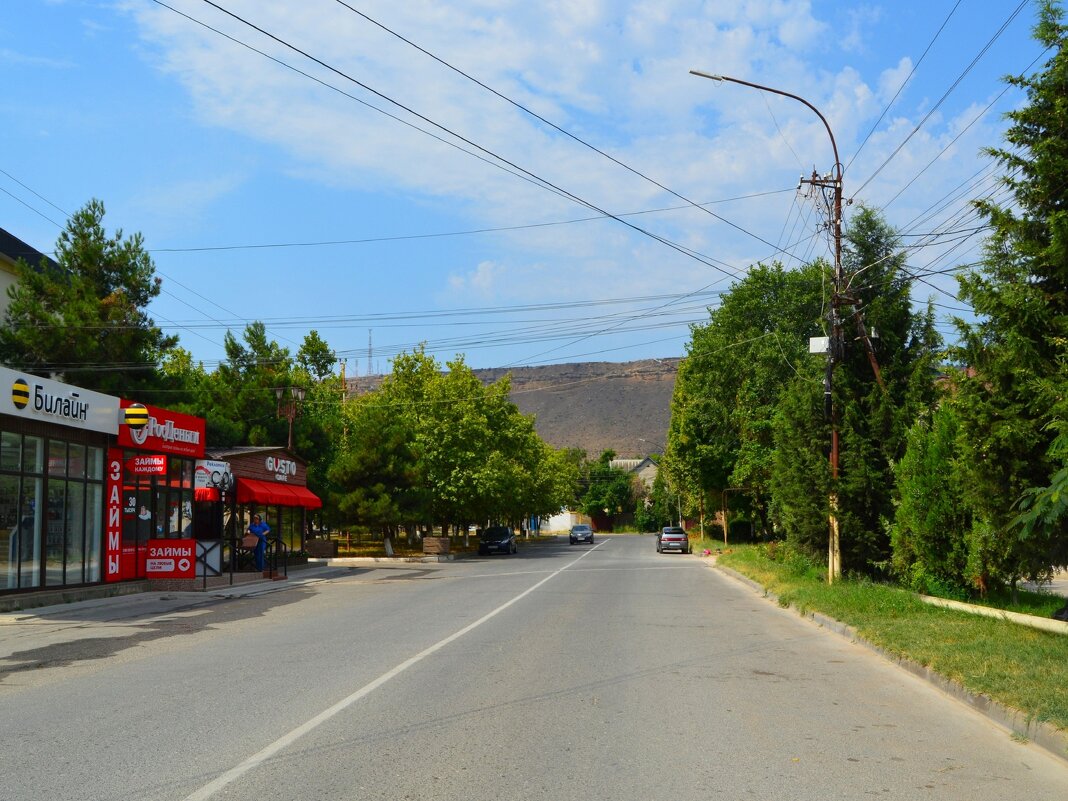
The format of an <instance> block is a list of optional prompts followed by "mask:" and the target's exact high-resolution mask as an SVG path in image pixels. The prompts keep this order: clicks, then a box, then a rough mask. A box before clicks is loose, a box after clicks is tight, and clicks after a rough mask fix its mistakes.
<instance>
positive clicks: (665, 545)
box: [656, 526, 690, 553]
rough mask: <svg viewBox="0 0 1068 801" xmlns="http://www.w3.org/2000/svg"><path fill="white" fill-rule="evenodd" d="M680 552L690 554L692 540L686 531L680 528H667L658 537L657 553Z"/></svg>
mask: <svg viewBox="0 0 1068 801" xmlns="http://www.w3.org/2000/svg"><path fill="white" fill-rule="evenodd" d="M664 551H678V552H679V553H689V552H690V538H689V537H688V536H687V535H686V531H685V530H684V529H682V528H679V527H678V526H665V527H664V528H663V529H662V530H661V531H660V533H659V534H658V535H657V537H656V552H657V553H663V552H664Z"/></svg>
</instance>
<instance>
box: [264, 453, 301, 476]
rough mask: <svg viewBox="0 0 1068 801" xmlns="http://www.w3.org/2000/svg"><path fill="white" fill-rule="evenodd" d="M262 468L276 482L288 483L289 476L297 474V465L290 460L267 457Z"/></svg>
mask: <svg viewBox="0 0 1068 801" xmlns="http://www.w3.org/2000/svg"><path fill="white" fill-rule="evenodd" d="M263 466H264V467H266V468H267V472H268V473H270V474H271V475H273V476H274V478H275V480H276V481H289V477H290V476H295V475H296V474H297V463H296V462H294V461H293V460H292V459H282V458H280V457H278V456H268V457H267V458H266V459H265V460H264V462H263Z"/></svg>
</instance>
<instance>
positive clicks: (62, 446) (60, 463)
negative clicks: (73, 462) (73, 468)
mask: <svg viewBox="0 0 1068 801" xmlns="http://www.w3.org/2000/svg"><path fill="white" fill-rule="evenodd" d="M48 475H50V476H65V475H67V443H66V442H63V441H62V440H58V439H51V440H49V441H48Z"/></svg>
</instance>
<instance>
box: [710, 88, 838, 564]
mask: <svg viewBox="0 0 1068 801" xmlns="http://www.w3.org/2000/svg"><path fill="white" fill-rule="evenodd" d="M690 74H691V75H696V76H698V77H700V78H709V79H710V80H713V81H729V82H730V83H739V84H741V85H742V86H749V87H751V88H753V89H759V90H760V91H762V92H771V93H772V94H776V95H782V96H783V97H789V98H791V99H793V100H796V101H798V102H799V103H802V104H804V105H806V106H808V107H809V108H810V109H812V111H814V112H815V113H816V116H817V117H819V118H820V121H821V122H822V123H823V127H824V128H826V129H827V136H829V137H830V139H831V149H832V150H834V168H833V169H832V170H831V172H830V173H829V174H827V175H822V176H821V175H818V174H817V173H816V171H815V170H813V171H812V177H811V178H807V179H805V178H802V179H801V183H807V184H810V185H811V186H814V187H817V188H819V189H822V190H823V191H824V192H827V191H828V190H829V191H830V192H831V194H832V199H831V208H832V212H831V234H832V236H833V238H834V281H833V288H832V291H831V304H830V312H829V316H830V321H829V322H830V338H829V339H830V343H829V347H828V348H827V369H826V371H825V373H824V378H823V410H824V414H826V416H827V418H828V419H829V420H830V422H831V455H830V463H831V493H830V499H829V501H830V514H829V516H828V522H829V529H830V530H829V534H828V541H827V582H828V583H832V582H834V580H835V579H837V578H839V577H841V575H842V549H841V544H840V537H839V530H838V421H837V420H836V419H835V409H834V400H833V395H832V393H831V389H832V385H833V378H834V368H835V365H836V364H837V362H838V361H839V360H840V359H841V357H842V321H841V303H842V288H843V287H844V286H845V282H844V281H843V277H842V161H841V159H839V158H838V144H837V143H836V142H835V141H834V134H833V133H832V132H831V126H830V125H829V124H828V122H827V118H826V117H824V116H823V115H822V114H821V113H820V110H819V109H818V108H816V107H815V106H814V105H812V104H811V103H809V102H808V101H807V100H805V99H804V98H803V97H798V96H797V95H793V94H790V93H789V92H784V91H782V90H780V89H773V88H772V87H770V86H762V85H761V84H759V83H750V82H749V81H743V80H741V79H739V78H731V77H730V76H728V75H712V74H710V73H707V72H700V71H699V70H690Z"/></svg>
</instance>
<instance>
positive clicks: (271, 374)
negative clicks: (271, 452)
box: [204, 321, 308, 450]
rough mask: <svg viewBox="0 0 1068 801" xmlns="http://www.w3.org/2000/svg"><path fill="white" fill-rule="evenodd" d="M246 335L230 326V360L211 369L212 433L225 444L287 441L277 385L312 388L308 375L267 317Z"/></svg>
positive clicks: (251, 325) (226, 339)
mask: <svg viewBox="0 0 1068 801" xmlns="http://www.w3.org/2000/svg"><path fill="white" fill-rule="evenodd" d="M242 340H243V341H238V339H237V338H236V337H235V336H234V335H233V334H232V333H231V332H229V331H227V332H226V336H225V337H224V338H223V347H224V348H225V350H226V360H225V361H223V362H222V363H221V364H220V365H219V367H218V368H217V369H216V370H215V372H214V373H212V374H211V380H210V382H209V386H208V395H207V397H206V398H205V399H204V401H205V407H206V408H205V409H204V414H205V416H206V418H207V423H208V438H209V440H210V441H211V442H213V443H215V444H217V445H224V446H228V445H278V444H279V443H284V442H286V441H287V438H288V431H287V429H288V425H287V423H286V421H285V420H282V419H279V417H278V414H277V411H278V408H277V406H278V401H277V398H276V397H275V390H276V389H278V388H284V387H291V386H304V387H305V388H307V384H308V379H307V377H306V376H305V377H304V378H303V380H302V377H301V375H300V373H299V372H297V371H295V370H294V365H293V360H292V358H291V357H290V355H289V351H288V350H287V349H286V348H283V347H282V346H280V345H279V344H278V343H277V342H275V341H274V340H271V339H269V338H268V337H267V329H266V327H265V326H264V324H263V323H262V322H259V321H256V322H252V323H249V324H248V325H247V326H246V327H245V331H244V333H243V335H242ZM297 450H299V448H298V449H297Z"/></svg>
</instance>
